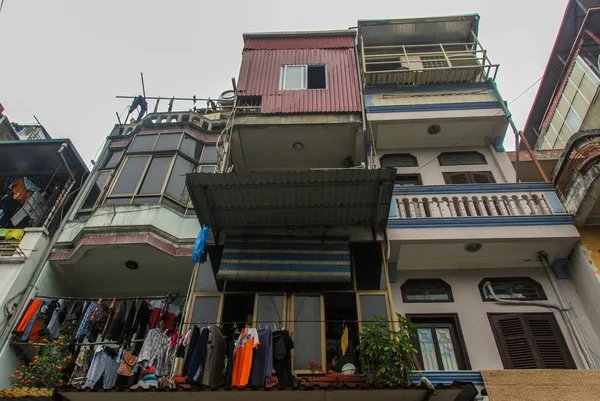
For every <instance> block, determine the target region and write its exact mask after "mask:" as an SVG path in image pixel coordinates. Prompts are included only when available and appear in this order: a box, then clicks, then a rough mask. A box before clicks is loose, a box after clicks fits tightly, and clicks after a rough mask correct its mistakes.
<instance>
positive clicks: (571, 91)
mask: <svg viewBox="0 0 600 401" xmlns="http://www.w3.org/2000/svg"><path fill="white" fill-rule="evenodd" d="M575 92H577V87H576V86H575V85H573V82H571V80H569V81H567V86H565V90H564V91H563V96H564V97H566V98H567V100H568V101H569V102H570V101H571V100H573V97H574V96H575Z"/></svg>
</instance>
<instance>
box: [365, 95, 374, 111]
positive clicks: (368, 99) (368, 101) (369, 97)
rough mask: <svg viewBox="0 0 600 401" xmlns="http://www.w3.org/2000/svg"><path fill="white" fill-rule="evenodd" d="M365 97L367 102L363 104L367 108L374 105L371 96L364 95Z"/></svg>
mask: <svg viewBox="0 0 600 401" xmlns="http://www.w3.org/2000/svg"><path fill="white" fill-rule="evenodd" d="M365 99H366V100H367V104H366V105H365V106H366V107H367V108H369V107H374V106H375V103H373V96H369V95H367V96H365Z"/></svg>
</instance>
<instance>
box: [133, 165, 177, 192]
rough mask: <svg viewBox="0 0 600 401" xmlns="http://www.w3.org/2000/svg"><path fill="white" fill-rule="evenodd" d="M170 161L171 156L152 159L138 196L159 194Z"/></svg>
mask: <svg viewBox="0 0 600 401" xmlns="http://www.w3.org/2000/svg"><path fill="white" fill-rule="evenodd" d="M172 160H173V157H172V156H169V157H155V158H153V159H152V161H151V162H150V167H148V172H147V173H146V177H145V178H144V182H143V184H142V187H141V188H140V194H160V193H161V191H162V187H163V184H164V183H165V178H166V177H167V172H168V171H169V167H170V166H171V161H172Z"/></svg>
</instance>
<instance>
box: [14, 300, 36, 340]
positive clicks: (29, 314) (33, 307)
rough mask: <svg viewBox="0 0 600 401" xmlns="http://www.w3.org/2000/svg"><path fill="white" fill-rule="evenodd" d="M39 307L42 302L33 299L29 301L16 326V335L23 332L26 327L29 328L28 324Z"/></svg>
mask: <svg viewBox="0 0 600 401" xmlns="http://www.w3.org/2000/svg"><path fill="white" fill-rule="evenodd" d="M41 306H42V301H41V300H39V299H34V300H32V301H30V303H29V306H28V307H27V310H26V311H25V314H24V315H23V317H22V318H21V321H20V322H19V324H18V325H17V329H16V330H15V331H16V332H17V333H18V334H21V333H24V332H25V330H26V329H27V326H29V322H31V319H33V317H34V316H35V315H36V313H37V312H38V310H39V309H40V308H41Z"/></svg>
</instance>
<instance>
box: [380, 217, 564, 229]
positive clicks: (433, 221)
mask: <svg viewBox="0 0 600 401" xmlns="http://www.w3.org/2000/svg"><path fill="white" fill-rule="evenodd" d="M571 224H573V216H572V215H569V214H563V215H542V216H474V217H424V218H406V219H390V220H388V227H389V228H432V227H433V228H446V227H506V226H558V225H571Z"/></svg>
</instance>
